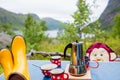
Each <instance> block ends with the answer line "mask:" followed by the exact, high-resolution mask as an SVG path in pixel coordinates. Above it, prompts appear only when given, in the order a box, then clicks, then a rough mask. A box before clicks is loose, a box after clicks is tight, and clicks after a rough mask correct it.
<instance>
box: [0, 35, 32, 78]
mask: <svg viewBox="0 0 120 80" xmlns="http://www.w3.org/2000/svg"><path fill="white" fill-rule="evenodd" d="M11 47H12V49H11V50H8V49H1V50H0V64H1V65H2V68H3V70H4V76H5V80H30V74H29V70H28V63H27V58H26V44H25V41H24V38H23V37H22V36H15V37H14V38H13V40H12V45H11Z"/></svg>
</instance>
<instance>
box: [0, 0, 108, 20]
mask: <svg viewBox="0 0 120 80" xmlns="http://www.w3.org/2000/svg"><path fill="white" fill-rule="evenodd" d="M77 1H78V0H0V7H2V8H4V9H6V10H9V11H12V12H15V13H22V14H27V13H34V14H37V15H38V16H39V17H40V18H44V17H51V18H54V19H56V20H59V21H62V22H73V21H74V19H73V18H72V16H71V15H73V13H74V12H75V11H76V10H77V7H76V3H77ZM92 1H93V0H87V3H89V4H90V5H91V2H92ZM107 3H108V0H96V6H97V8H94V7H92V8H91V9H92V15H91V18H92V20H93V21H94V20H96V19H98V18H99V16H100V14H101V13H102V12H103V10H104V8H105V7H106V5H107Z"/></svg>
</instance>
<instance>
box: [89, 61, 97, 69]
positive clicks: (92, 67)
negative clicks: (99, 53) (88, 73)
mask: <svg viewBox="0 0 120 80" xmlns="http://www.w3.org/2000/svg"><path fill="white" fill-rule="evenodd" d="M93 61H94V62H96V66H90V65H89V67H90V68H98V67H99V63H98V61H96V60H93Z"/></svg>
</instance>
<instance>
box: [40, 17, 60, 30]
mask: <svg viewBox="0 0 120 80" xmlns="http://www.w3.org/2000/svg"><path fill="white" fill-rule="evenodd" d="M41 20H43V21H46V25H47V26H49V29H51V30H53V29H62V27H61V23H62V22H60V21H58V20H55V19H52V18H43V19H41Z"/></svg>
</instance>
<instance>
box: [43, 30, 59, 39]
mask: <svg viewBox="0 0 120 80" xmlns="http://www.w3.org/2000/svg"><path fill="white" fill-rule="evenodd" d="M57 33H58V30H47V31H45V35H48V37H50V38H56V37H57Z"/></svg>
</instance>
